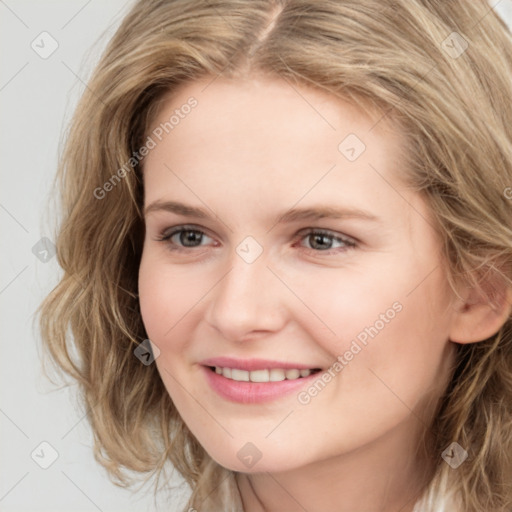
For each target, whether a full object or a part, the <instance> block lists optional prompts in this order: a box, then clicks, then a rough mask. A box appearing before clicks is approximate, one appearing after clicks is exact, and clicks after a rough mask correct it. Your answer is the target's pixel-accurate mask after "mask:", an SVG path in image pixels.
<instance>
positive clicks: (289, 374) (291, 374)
mask: <svg viewBox="0 0 512 512" xmlns="http://www.w3.org/2000/svg"><path fill="white" fill-rule="evenodd" d="M299 377H300V370H286V378H287V379H288V380H292V379H298V378H299Z"/></svg>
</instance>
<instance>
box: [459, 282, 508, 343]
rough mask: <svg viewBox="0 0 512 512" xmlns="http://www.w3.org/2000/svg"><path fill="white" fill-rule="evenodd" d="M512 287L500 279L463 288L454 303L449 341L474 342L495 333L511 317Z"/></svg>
mask: <svg viewBox="0 0 512 512" xmlns="http://www.w3.org/2000/svg"><path fill="white" fill-rule="evenodd" d="M511 312H512V287H511V286H507V283H506V282H505V280H504V279H503V278H501V279H498V278H495V279H492V280H491V279H488V280H487V281H484V282H481V283H480V285H479V287H474V288H466V290H465V292H464V294H462V295H461V296H460V298H459V299H458V300H457V302H456V305H455V312H454V313H455V314H454V318H453V322H452V325H451V330H450V340H451V341H453V342H455V343H462V344H465V343H475V342H478V341H483V340H485V339H487V338H490V337H491V336H493V335H494V334H496V333H497V332H498V331H499V330H500V329H501V327H502V326H503V324H504V323H505V322H506V321H507V319H509V318H510V315H511Z"/></svg>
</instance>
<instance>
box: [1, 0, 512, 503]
mask: <svg viewBox="0 0 512 512" xmlns="http://www.w3.org/2000/svg"><path fill="white" fill-rule="evenodd" d="M468 1H469V0H468ZM131 4H132V2H131V1H127V0H109V1H108V2H106V1H100V0H88V1H87V0H80V1H70V0H68V1H65V0H53V1H49V0H46V1H41V0H25V1H24V0H0V48H1V55H2V60H1V65H0V112H1V118H0V130H1V132H0V135H1V136H0V145H1V146H0V158H1V170H0V173H1V174H0V180H1V185H2V186H1V189H0V230H1V233H2V245H1V248H2V250H1V255H0V257H1V264H0V312H1V323H0V326H1V335H2V337H1V357H0V365H1V371H0V379H1V382H0V428H1V430H0V434H1V435H0V456H1V460H2V464H1V465H0V510H1V511H5V512H15V511H16V512H20V511H27V512H35V511H38V512H39V511H41V512H42V511H51V512H58V511H63V512H64V511H65V512H74V511H84V512H85V511H87V512H89V511H96V510H100V511H103V512H107V511H121V510H123V511H125V512H128V511H140V510H148V511H152V510H166V511H168V512H173V511H178V510H181V506H182V504H183V496H184V493H183V490H182V492H181V493H177V494H173V495H172V496H169V495H166V496H165V495H163V494H160V495H159V496H158V498H157V500H156V503H155V501H154V499H153V496H152V489H153V488H152V486H151V485H147V486H145V487H144V488H143V489H142V490H141V491H140V492H139V493H137V494H132V493H131V492H130V491H127V490H123V489H120V488H118V487H116V486H115V485H113V484H112V483H111V482H110V481H109V480H108V478H107V476H106V473H105V471H104V470H103V468H102V467H101V466H99V465H98V464H97V463H96V462H95V461H94V459H93V456H92V434H91V432H90V429H89V428H88V425H87V421H86V420H85V419H84V413H85V411H84V410H81V409H80V407H79V406H78V405H77V402H76V396H75V392H76V388H75V387H74V386H73V387H71V388H67V389H66V388H64V389H55V388H54V387H53V386H52V385H51V384H50V383H49V382H48V381H47V380H46V379H45V377H44V376H43V375H42V373H41V363H40V345H39V343H40V341H39V334H38V332H37V324H36V323H34V311H35V309H36V308H37V306H38V305H39V303H40V302H41V300H42V298H43V297H44V296H45V294H47V293H48V292H49V291H50V290H51V288H52V287H53V286H54V285H55V284H56V282H57V279H58V276H59V275H60V273H59V268H58V265H57V263H56V259H55V257H51V252H49V253H45V252H44V251H45V249H47V247H44V246H42V247H41V246H38V245H37V244H38V243H40V242H39V241H40V240H41V238H42V237H47V238H48V239H49V240H54V226H55V219H54V218H53V217H51V216H50V217H48V216H47V215H46V212H47V211H48V208H47V206H48V202H49V200H50V185H51V183H52V180H53V176H54V173H55V168H56V162H57V156H58V152H59V142H60V141H61V139H62V136H63V134H64V130H65V127H66V124H67V122H68V120H69V118H70V116H71V114H72V112H73V108H74V106H75V104H76V101H77V100H78V98H79V97H80V94H81V93H82V92H83V90H84V88H85V86H86V83H87V80H88V77H89V76H90V73H91V71H92V69H93V67H94V64H95V63H96V62H97V60H98V58H99V56H100V54H101V51H102V49H103V48H104V46H105V43H106V42H107V41H108V39H109V37H110V36H112V35H113V33H114V31H115V29H116V27H117V26H118V24H119V22H120V20H121V19H122V17H123V15H124V14H125V13H126V12H127V11H128V9H129V6H130V5H131ZM491 5H494V6H495V9H496V10H497V11H498V12H499V13H500V14H501V15H502V16H503V17H504V18H505V19H506V20H507V22H508V23H509V25H510V26H512V0H501V1H498V0H492V1H491ZM42 32H48V33H49V34H50V36H51V37H49V36H46V35H43V36H41V35H40V34H41V33H42ZM53 40H54V41H56V43H55V42H54V41H53ZM33 41H35V42H34V46H35V48H36V49H37V51H38V52H39V53H40V54H42V55H43V57H47V58H42V57H41V56H40V55H39V54H38V53H36V51H35V50H34V49H33V48H32V47H31V44H32V42H33ZM52 44H53V45H55V44H58V47H57V49H56V50H55V51H54V53H52V54H51V55H50V56H46V55H45V54H44V52H49V51H50V50H51V49H52ZM34 246H36V249H34V252H35V254H34V252H33V248H34ZM40 258H42V259H43V260H44V259H45V258H48V261H46V262H44V261H42V260H41V259H40ZM44 441H45V442H47V443H50V445H51V446H52V447H53V449H55V450H56V452H58V458H57V459H56V460H55V462H54V463H53V464H52V465H51V466H50V467H48V469H42V468H41V467H40V466H39V465H38V464H37V463H36V462H35V461H38V462H39V463H44V462H45V461H50V460H51V459H50V457H51V454H52V451H51V448H48V447H47V446H45V445H43V446H40V443H41V442H44ZM34 450H35V454H34V455H33V457H34V458H32V455H31V454H33V452H34ZM183 489H184V488H183ZM185 492H186V491H185Z"/></svg>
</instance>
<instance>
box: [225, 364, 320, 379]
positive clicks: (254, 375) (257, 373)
mask: <svg viewBox="0 0 512 512" xmlns="http://www.w3.org/2000/svg"><path fill="white" fill-rule="evenodd" d="M215 373H217V374H219V375H222V376H223V377H226V378H227V379H232V380H236V381H239V382H279V381H282V380H285V379H286V380H295V379H298V378H300V377H308V376H309V375H311V370H298V369H296V368H293V369H290V370H283V369H281V368H272V369H270V370H253V371H251V372H249V371H246V370H239V369H238V368H221V367H219V366H216V367H215Z"/></svg>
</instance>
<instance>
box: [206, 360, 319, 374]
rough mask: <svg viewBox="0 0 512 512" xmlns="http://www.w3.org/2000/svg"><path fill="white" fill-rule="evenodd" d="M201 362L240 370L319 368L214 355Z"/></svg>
mask: <svg viewBox="0 0 512 512" xmlns="http://www.w3.org/2000/svg"><path fill="white" fill-rule="evenodd" d="M199 364H202V365H203V366H219V367H221V368H238V369H239V370H246V371H248V372H250V371H252V370H270V369H272V368H282V369H283V370H292V369H293V368H297V369H298V370H312V369H313V368H318V367H315V366H311V365H306V364H300V363H284V362H282V361H271V360H269V359H235V358H234V357H212V358H210V359H205V360H204V361H201V362H200V363H199Z"/></svg>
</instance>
